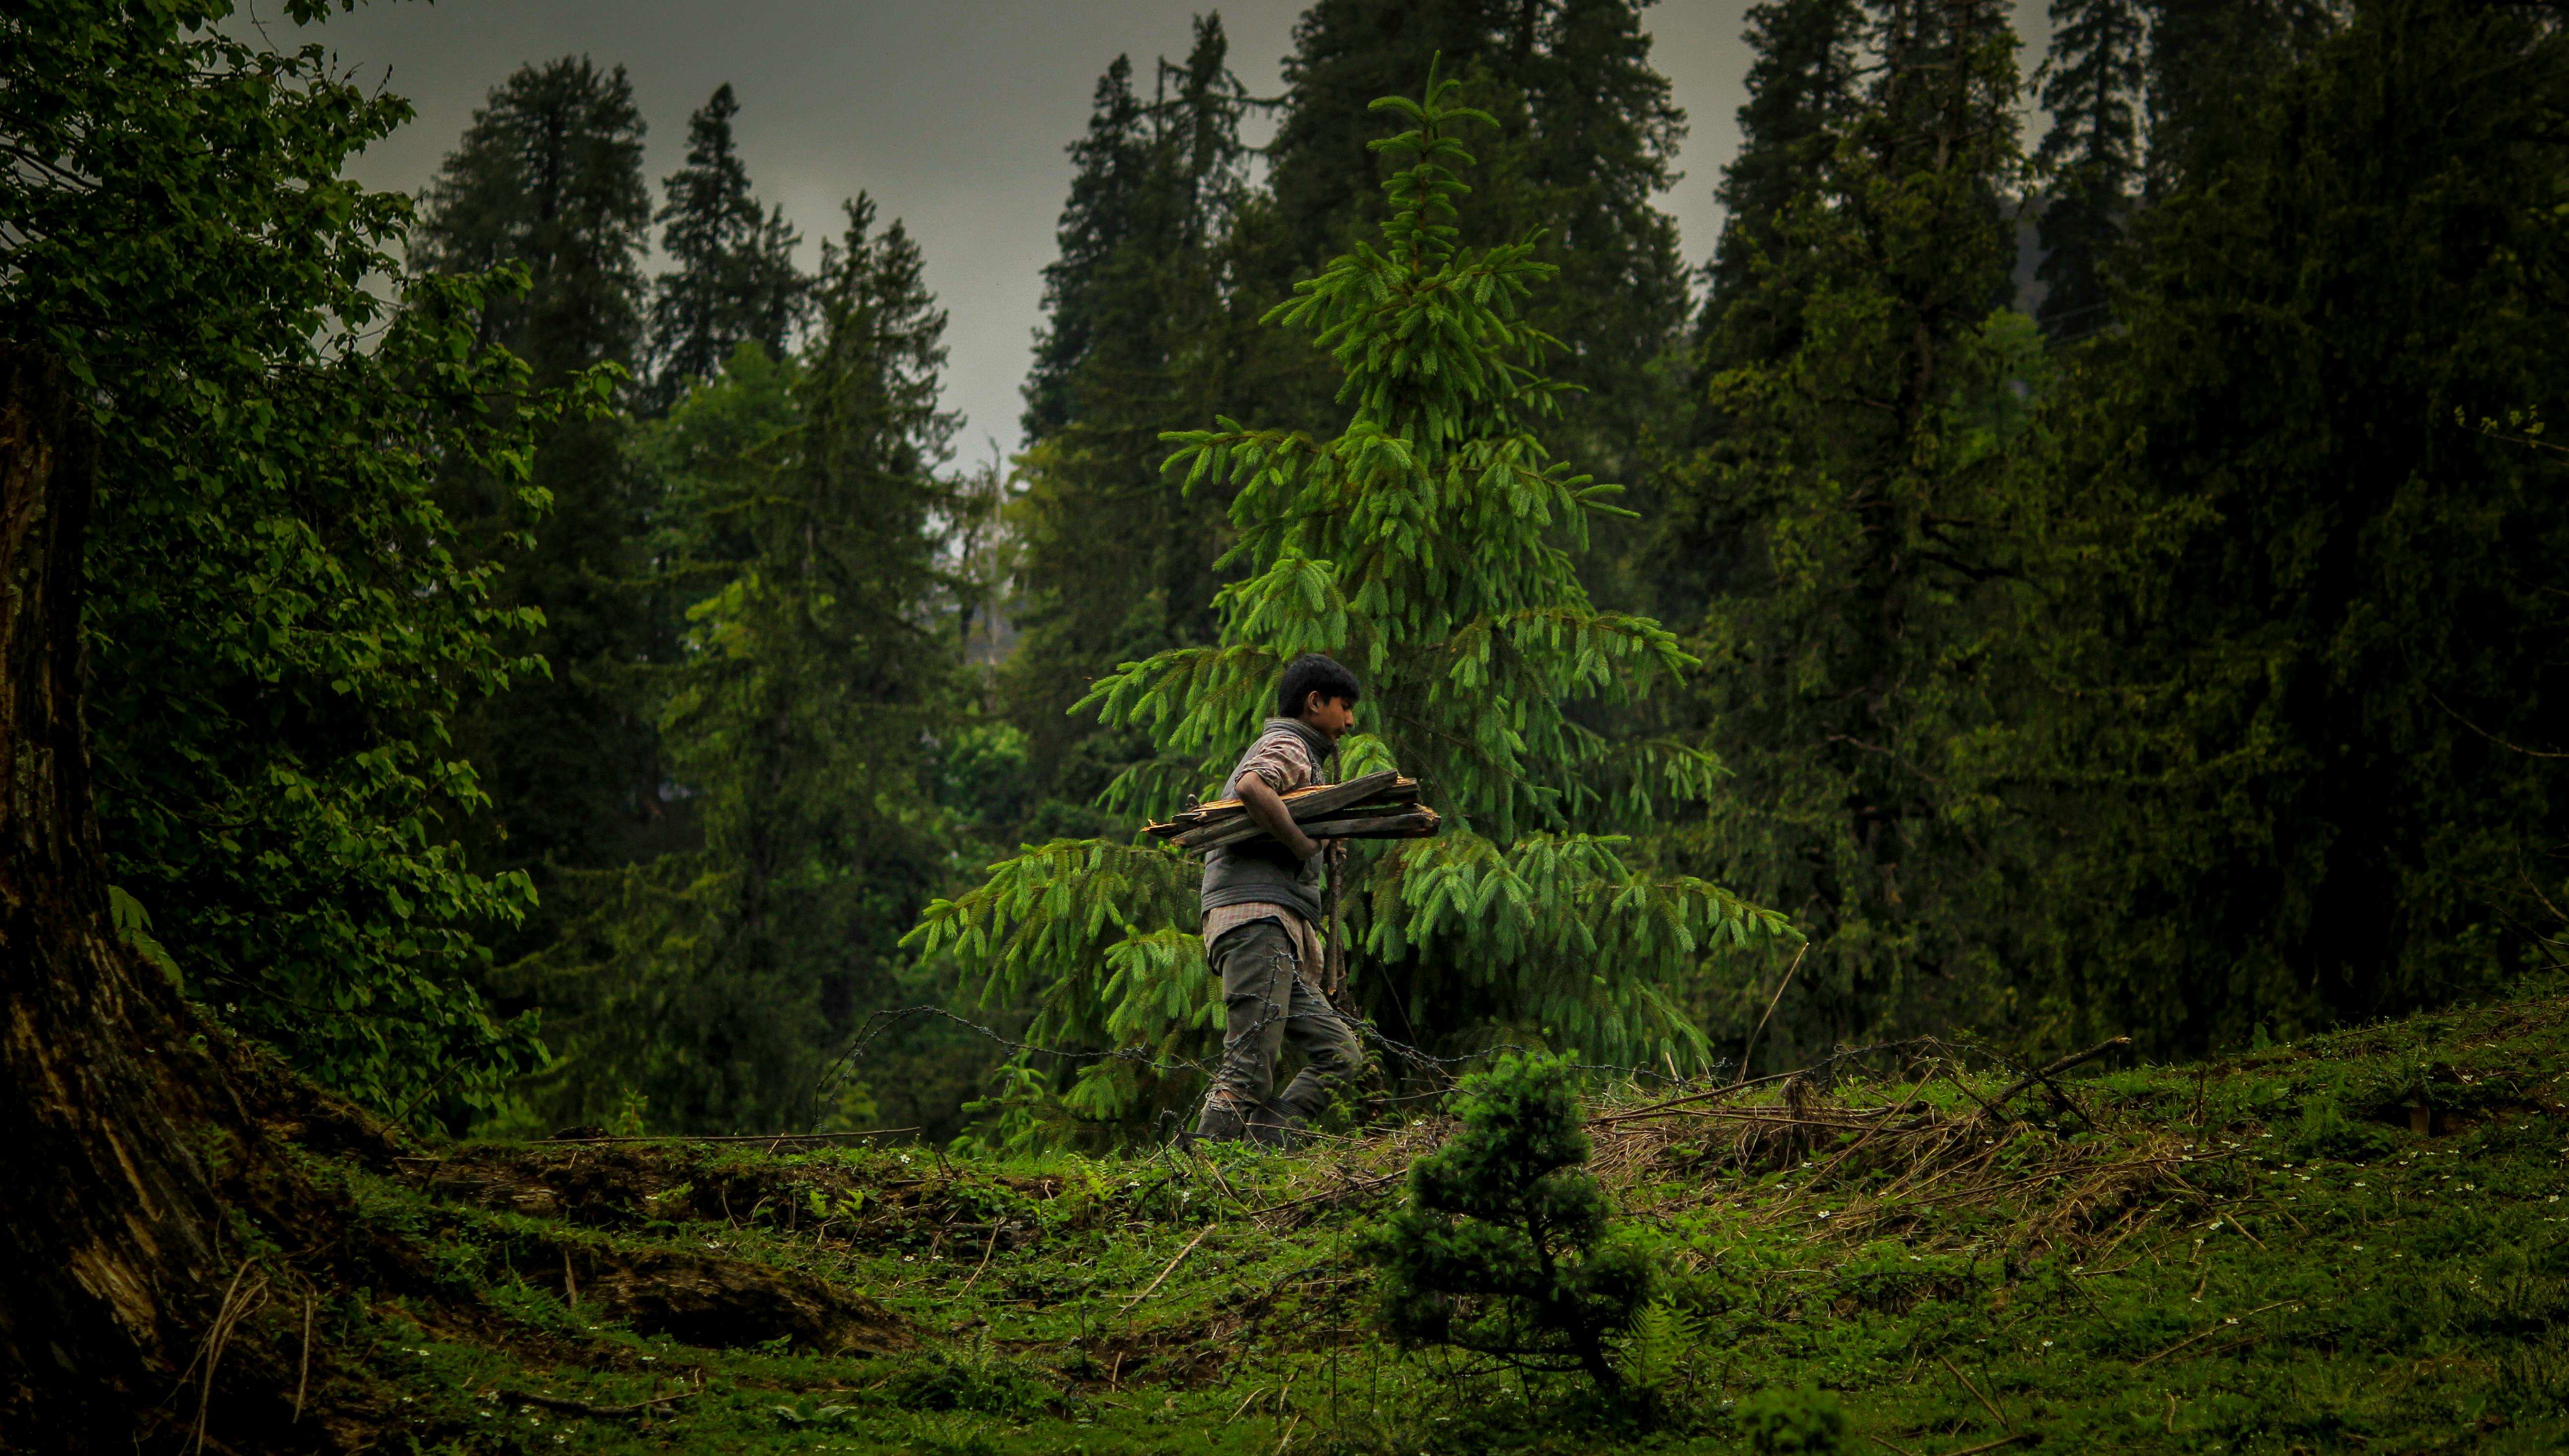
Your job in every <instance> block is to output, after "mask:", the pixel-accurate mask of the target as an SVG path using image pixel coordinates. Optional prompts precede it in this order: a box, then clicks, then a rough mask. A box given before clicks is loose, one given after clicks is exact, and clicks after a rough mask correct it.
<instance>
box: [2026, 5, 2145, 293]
mask: <svg viewBox="0 0 2569 1456" xmlns="http://www.w3.org/2000/svg"><path fill="white" fill-rule="evenodd" d="M2147 38H2148V37H2147V26H2146V23H2145V21H2144V18H2143V15H2142V12H2141V7H2140V5H2139V3H2138V0H2052V5H2051V60H2050V64H2049V66H2048V67H2047V74H2046V75H2045V76H2044V78H2043V83H2042V104H2043V106H2044V107H2046V108H2047V109H2049V111H2050V112H2051V131H2050V132H2049V133H2048V134H2046V135H2045V136H2044V137H2043V139H2042V146H2041V147H2040V148H2038V149H2037V150H2036V151H2035V152H2034V156H2033V161H2034V166H2035V167H2036V168H2037V169H2040V170H2041V171H2042V172H2043V173H2044V174H2046V175H2047V177H2048V179H2049V184H2050V186H2051V188H2052V192H2053V195H2052V199H2051V202H2050V204H2049V205H2048V206H2046V207H2044V208H2043V211H2042V221H2041V224H2040V236H2041V241H2042V263H2041V266H2040V267H2039V268H2038V269H2037V270H2036V274H2035V276H2037V277H2038V278H2040V279H2041V281H2042V284H2043V295H2042V304H2041V308H2040V310H2039V317H2040V318H2041V319H2042V325H2043V329H2044V331H2045V332H2047V333H2049V334H2051V335H2052V336H2053V337H2054V338H2079V337H2083V336H2086V335H2089V334H2093V333H2096V332H2098V331H2100V330H2102V329H2103V328H2104V327H2105V325H2106V324H2107V323H2108V322H2109V321H2110V320H2109V318H2108V315H2107V311H2106V309H2107V304H2106V297H2105V287H2104V284H2103V282H2102V281H2101V280H2100V279H2099V278H2098V276H2097V269H2098V268H2099V266H2100V265H2101V263H2102V260H2103V258H2104V255H2105V254H2106V253H2107V252H2108V251H2109V250H2110V249H2111V248H2112V247H2113V245H2114V244H2115V242H2116V241H2117V240H2118V239H2120V238H2121V236H2122V232H2123V221H2124V214H2125V213H2126V212H2127V211H2128V210H2129V209H2130V208H2131V206H2132V204H2133V202H2134V201H2135V196H2134V193H2135V192H2136V191H2137V189H2138V186H2139V182H2140V177H2141V162H2142V158H2141V136H2140V121H2139V110H2138V102H2139V97H2140V88H2141V75H2142V66H2143V62H2144V59H2145V56H2144V50H2143V47H2144V44H2145V43H2146V41H2147Z"/></svg>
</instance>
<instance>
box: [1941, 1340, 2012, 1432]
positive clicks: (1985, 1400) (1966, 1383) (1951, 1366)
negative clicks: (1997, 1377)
mask: <svg viewBox="0 0 2569 1456" xmlns="http://www.w3.org/2000/svg"><path fill="white" fill-rule="evenodd" d="M1936 1358H1937V1359H1939V1360H1943V1361H1944V1364H1945V1368H1946V1369H1948V1370H1951V1371H1953V1372H1954V1378H1955V1379H1957V1380H1960V1381H1962V1382H1963V1388H1964V1389H1966V1390H1968V1391H1970V1392H1972V1398H1973V1399H1974V1400H1977V1401H1979V1402H1980V1403H1981V1404H1983V1405H1985V1406H1987V1407H1989V1412H1990V1414H1991V1415H1992V1416H1994V1417H1996V1418H1997V1420H1998V1423H1999V1424H2000V1425H2002V1426H2005V1427H2006V1428H2007V1429H2009V1430H2011V1431H2012V1430H2015V1429H2016V1422H2014V1421H2012V1420H2009V1419H2008V1418H2007V1412H2006V1411H2003V1410H2001V1409H1999V1408H1998V1405H1997V1403H1996V1402H1994V1401H1992V1400H1991V1399H1990V1398H1989V1397H1988V1396H1986V1395H1983V1394H1982V1393H1981V1387H1979V1386H1978V1385H1975V1384H1973V1383H1972V1377H1971V1376H1969V1375H1966V1374H1964V1373H1963V1371H1962V1369H1961V1367H1960V1366H1958V1365H1956V1364H1955V1363H1954V1362H1953V1361H1952V1360H1950V1359H1947V1358H1946V1357H1945V1356H1944V1355H1943V1354H1942V1353H1941V1352H1940V1353H1939V1354H1938V1355H1937V1356H1936Z"/></svg>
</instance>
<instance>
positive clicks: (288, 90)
mask: <svg viewBox="0 0 2569 1456" xmlns="http://www.w3.org/2000/svg"><path fill="white" fill-rule="evenodd" d="M289 8H290V10H291V11H292V12H293V14H294V15H295V17H296V18H297V19H299V20H304V21H310V20H315V19H318V18H319V16H320V14H321V12H322V10H323V7H322V6H320V5H317V4H310V5H297V6H293V7H289ZM228 10H229V7H228V6H227V5H224V4H220V3H175V4H170V5H162V6H152V7H146V8H143V9H139V10H136V9H129V8H126V7H118V6H103V5H97V4H88V3H77V0H35V3H32V4H29V5H25V6H19V7H15V8H13V10H12V11H11V14H10V16H9V18H8V19H7V21H6V22H5V23H0V111H5V113H6V115H7V116H8V118H9V121H8V123H7V132H8V139H9V147H10V151H11V154H12V158H13V161H12V163H11V165H10V166H9V167H8V168H7V169H5V170H0V216H5V217H6V218H7V219H9V220H8V225H7V226H6V227H5V228H0V332H5V334H6V335H7V336H8V337H10V338H11V339H13V340H14V341H16V342H18V343H20V344H22V345H27V346H33V347H38V348H42V349H45V350H48V351H50V352H52V353H53V354H54V355H56V356H57V357H59V358H60V359H61V360H63V361H64V363H65V364H66V366H67V367H68V370H69V372H70V374H71V376H72V377H73V378H74V379H75V380H76V381H77V383H78V387H79V389H80V391H81V393H82V395H83V396H84V398H85V402H86V405H87V408H88V410H89V413H90V415H91V417H92V418H93V420H94V421H95V422H96V425H97V429H98V437H99V449H100V456H101V458H100V499H99V504H98V509H97V515H96V516H95V518H94V519H93V520H92V522H91V525H90V529H89V536H88V542H89V561H88V574H89V577H90V579H91V580H92V581H94V582H97V583H100V584H101V587H102V588H103V589H98V590H94V591H92V592H90V593H89V595H88V597H87V607H86V611H87V617H86V625H87V634H88V645H89V650H90V653H91V660H92V668H91V673H90V679H89V681H90V695H89V700H88V713H89V725H90V734H91V744H92V748H93V751H94V754H95V764H94V770H95V775H96V778H95V783H96V788H97V793H98V798H99V804H100V811H101V824H102V828H103V833H104V838H105V846H106V851H107V857H108V861H109V864H110V867H111V873H112V874H113V876H114V877H115V879H116V881H117V883H118V885H119V887H120V888H121V890H122V891H123V892H124V894H125V896H126V898H127V901H128V903H130V904H132V905H137V906H139V907H140V908H141V909H142V910H146V911H148V912H149V914H150V916H151V925H152V930H153V933H154V934H155V935H156V936H157V938H158V939H159V941H160V942H161V943H162V944H163V945H165V946H166V947H167V949H168V953H169V956H170V958H171V961H172V963H173V964H174V965H175V968H176V973H177V974H178V975H179V976H180V977H181V978H182V980H183V984H184V988H185V990H186V992H187V993H188V994H189V995H190V996H192V997H194V998H196V999H198V1000H200V1001H202V1002H204V1003H206V1004H207V1005H208V1006H209V1007H210V1008H211V1009H212V1010H213V1011H214V1012H215V1013H216V1014H217V1015H219V1016H220V1017H221V1018H222V1019H224V1020H225V1021H227V1022H228V1023H230V1024H231V1025H233V1026H236V1027H238V1028H240V1029H242V1030H244V1031H246V1032H248V1033H249V1034H251V1035H254V1036H256V1037H258V1038H260V1039H262V1040H264V1041H266V1042H268V1043H269V1044H271V1045H273V1046H275V1047H276V1048H277V1049H278V1050H279V1051H280V1052H281V1053H283V1054H284V1056H285V1057H286V1058H287V1059H288V1060H289V1061H290V1062H292V1063H293V1064H294V1065H295V1066H296V1067H298V1068H300V1069H301V1070H303V1071H304V1072H306V1073H307V1074H309V1075H311V1076H312V1077H314V1078H315V1079H316V1080H318V1081H320V1082H322V1083H324V1084H325V1085H328V1086H331V1087H333V1088H336V1089H338V1090H340V1091H341V1092H344V1093H346V1094H347V1095H349V1096H351V1097H353V1098H355V1099H356V1100H358V1101H360V1102H362V1103H364V1104H365V1105H367V1106H369V1107H371V1108H373V1109H375V1110H376V1111H378V1112H381V1113H384V1114H387V1115H390V1116H393V1117H396V1118H399V1119H403V1120H406V1121H409V1122H412V1123H414V1124H424V1123H430V1122H434V1121H437V1120H440V1119H443V1118H449V1117H453V1118H462V1117H465V1116H468V1115H469V1114H470V1112H471V1111H472V1110H473V1109H476V1108H480V1107H486V1106H488V1105H490V1104H491V1103H492V1102H493V1101H494V1100H495V1099H496V1098H497V1097H498V1096H499V1095H500V1092H501V1089H502V1087H503V1085H504V1083H505V1081H506V1079H507V1078H508V1077H509V1076H510V1075H511V1074H512V1073H513V1072H514V1071H516V1070H518V1069H520V1068H523V1067H524V1066H526V1065H528V1064H530V1063H531V1062H532V1061H533V1060H534V1059H535V1057H536V1056H537V1054H538V1051H539V1048H538V1046H537V1043H536V1041H535V1035H534V1027H533V1025H532V1023H531V1021H530V1020H527V1019H523V1018H522V1019H519V1020H516V1021H512V1022H508V1023H505V1024H504V1023H502V1022H500V1021H498V1020H497V1019H495V1018H494V1016H493V1015H492V1014H491V1012H490V1010H489V1009H488V1007H487V1006H486V1005H485V1003H484V1001H483V1000H482V998H481V997H480V996H479V995H478V994H477V993H476V991H475V989H474V987H473V985H472V984H471V980H470V974H471V972H472V971H473V970H474V969H475V968H476V967H477V966H478V964H479V962H480V960H481V958H482V956H483V954H484V952H483V951H482V950H481V948H480V945H479V943H478V938H477V937H480V936H486V935H489V934H491V933H493V932H494V931H497V930H505V929H506V927H507V926H509V925H510V924H511V923H512V922H514V921H515V920H516V919H517V918H518V917H519V916H520V915H522V914H523V913H524V912H525V911H526V910H527V907H528V904H529V901H530V896H529V893H528V887H527V884H526V881H525V879H524V877H521V876H515V875H502V876H499V877H497V878H487V877H485V876H484V875H481V874H477V873H474V872H473V871H472V870H470V869H468V867H467V864H466V861H465V858H464V856H463V854H462V853H461V851H460V850H459V848H458V846H457V845H456V843H455V837H456V830H457V826H456V822H455V820H454V818H453V817H452V816H453V815H455V814H456V813H459V812H463V811H469V810H471V809H473V808H474V807H476V806H477V805H479V804H480V802H481V793H480V790H479V789H478V787H477V785H476V781H475V775H474V771H473V769H472V768H471V767H470V766H469V765H468V764H467V763H465V762H463V761H462V760H461V759H460V757H459V756H458V754H457V753H456V751H455V749H454V747H453V745H452V744H451V743H450V742H449V739H448V729H449V725H450V724H451V723H452V722H453V720H454V717H455V715H456V713H457V711H458V707H459V704H461V703H463V702H465V701H467V700H469V699H472V698H475V697H478V696H480V695H482V694H486V693H490V692H495V691H498V690H500V689H501V688H503V687H506V686H508V685H510V684H511V683H512V682H513V681H517V680H522V679H523V678H524V677H525V676H527V675H528V674H529V672H530V669H531V666H532V664H530V663H529V662H528V661H527V660H526V659H525V658H524V657H523V656H521V655H520V654H519V653H518V652H516V651H515V650H513V649H512V648H511V647H509V646H508V645H506V642H505V639H507V638H511V637H515V636H516V635H518V634H519V633H521V632H523V630H524V629H525V628H526V627H527V626H528V625H529V614H528V613H527V612H525V611H524V610H522V609H520V608H517V607H514V606H511V605H508V604H505V603H504V602H502V601H500V600H498V599H496V597H497V593H496V587H497V585H498V582H499V579H500V576H499V572H498V569H497V568H496V567H495V566H494V565H492V564H490V563H489V562H487V561H480V562H476V561H466V560H462V559H459V557H458V556H457V555H456V553H455V552H454V551H453V549H452V547H451V546H450V545H449V544H450V543H451V542H452V541H453V539H454V535H455V531H454V526H453V523H452V522H451V521H450V520H449V518H448V517H447V515H446V513H445V512H444V511H443V510H442V509H441V506H440V504H439V501H438V499H437V496H436V493H435V489H434V488H435V486H436V483H437V473H438V471H439V470H440V468H441V466H442V464H443V463H448V462H470V463H471V464H472V465H473V466H474V467H475V468H476V469H478V470H479V471H481V472H483V473H484V475H485V478H486V479H488V480H489V481H490V482H492V483H493V488H494V489H495V490H497V491H499V492H502V493H504V494H505V495H507V496H508V497H509V498H510V499H511V500H512V501H513V502H514V503H516V504H517V506H518V507H519V508H520V509H522V510H523V511H524V512H526V513H527V515H528V517H529V518H533V517H534V516H535V515H536V514H537V513H538V512H540V510H541V507H542V498H541V496H540V494H539V493H538V492H537V491H536V490H534V489H533V488H532V487H531V486H530V485H529V482H528V479H527V451H528V446H529V441H530V437H531V434H532V432H534V431H535V430H536V429H537V428H538V427H539V426H540V425H542V424H543V423H545V422H546V420H547V419H548V418H549V417H550V414H551V413H552V412H553V410H554V409H555V403H554V402H552V401H549V400H547V399H544V398H542V397H539V396H529V397H528V399H527V407H526V408H524V409H521V410H519V411H517V412H516V413H514V414H510V415H505V416H500V417H493V416H489V415H486V414H485V413H484V411H483V408H482V401H483V400H484V399H485V398H486V397H488V396H491V395H495V394H498V395H513V394H523V393H525V391H526V388H527V381H526V375H525V371H524V368H523V366H521V365H519V364H518V363H516V362H515V361H513V360H512V359H511V358H510V357H509V356H508V355H507V354H505V353H503V352H501V351H499V350H496V349H490V348H482V347H476V345H475V342H474V328H475V324H476V321H477V319H478V318H479V317H480V316H481V314H482V313H483V312H484V311H485V310H487V309H490V308H494V307H498V306H501V301H502V300H503V299H505V298H507V297H509V296H510V295H511V294H512V293H513V292H515V291H520V289H519V287H518V286H517V285H522V284H523V281H524V279H523V275H520V276H519V277H518V278H517V280H516V284H514V285H513V283H512V280H511V278H510V276H509V273H508V272H507V271H503V272H500V273H497V274H483V275H475V276H458V277H446V278H414V277H408V276H406V275H404V274H403V273H402V272H401V270H400V264H399V263H398V261H397V260H396V257H395V254H396V252H397V251H398V249H399V248H400V246H401V244H402V242H403V240H404V238H405V236H406V235H407V234H408V233H409V231H410V228H411V215H412V212H411V204H410V202H409V200H408V199H407V198H405V197H402V196H399V195H397V194H389V193H379V192H370V191H368V190H366V189H365V188H363V187H361V186H359V185H357V184H356V183H355V182H350V181H349V180H348V179H346V178H345V177H344V176H342V175H341V169H342V168H343V167H344V166H345V164H346V162H347V160H348V159H349V158H350V157H352V156H353V155H355V154H356V153H357V152H358V151H360V150H361V149H363V148H365V147H366V146H368V145H369V144H371V143H374V142H377V141H380V140H381V139H382V138H384V137H386V136H388V135H390V134H391V133H392V132H393V131H394V130H395V129H396V128H397V127H399V126H400V125H401V124H402V123H403V122H405V121H406V120H408V118H409V116H410V108H409V106H408V104H407V103H405V102H403V101H401V100H400V99H398V98H396V97H391V96H387V95H383V94H380V93H373V92H369V91H367V90H366V89H364V88H362V87H359V86H356V85H354V84H353V83H351V82H349V81H347V80H345V79H343V78H342V77H340V76H339V75H338V73H336V72H335V71H334V70H333V69H332V68H331V66H330V65H329V64H328V62H327V60H326V57H325V55H324V53H323V51H322V49H321V48H320V47H319V46H318V45H311V46H306V47H304V48H302V49H300V50H298V51H295V52H292V53H290V54H274V53H270V52H267V51H266V50H264V49H262V48H259V47H255V46H252V45H251V44H249V43H248V42H246V41H245V40H242V39H240V38H238V37H237V36H236V35H235V34H234V33H232V32H231V31H229V30H227V29H226V28H223V27H221V26H220V25H219V24H218V22H220V21H222V20H223V18H224V16H225V15H226V14H227V13H228ZM370 277H390V278H392V279H394V280H396V287H397V289H398V298H397V301H395V300H387V299H385V298H382V297H380V296H378V295H377V293H375V292H374V291H372V290H370V289H369V288H368V287H367V286H366V283H367V280H368V279H369V278H370ZM555 382H556V383H560V384H566V385H569V386H571V387H572V388H574V389H576V390H580V391H585V392H587V393H588V394H589V395H590V396H591V397H592V398H593V397H594V389H593V388H592V386H594V385H597V384H599V383H601V382H602V381H598V380H597V379H596V378H595V377H594V376H581V375H567V374H566V375H562V376H559V377H558V378H557V379H556V380H555Z"/></svg>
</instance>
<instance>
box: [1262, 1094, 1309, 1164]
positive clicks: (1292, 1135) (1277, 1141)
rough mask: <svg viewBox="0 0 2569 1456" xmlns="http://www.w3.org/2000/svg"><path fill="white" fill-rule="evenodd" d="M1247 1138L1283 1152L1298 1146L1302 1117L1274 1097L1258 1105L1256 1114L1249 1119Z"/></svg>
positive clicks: (1300, 1139)
mask: <svg viewBox="0 0 2569 1456" xmlns="http://www.w3.org/2000/svg"><path fill="white" fill-rule="evenodd" d="M1249 1140H1250V1141H1251V1142H1253V1143H1256V1144H1257V1145H1258V1146H1260V1147H1262V1148H1273V1149H1275V1150H1276V1151H1278V1152H1285V1151H1288V1150H1290V1149H1292V1148H1295V1147H1299V1146H1300V1145H1301V1143H1302V1141H1303V1139H1302V1119H1301V1118H1300V1117H1299V1116H1297V1115H1295V1113H1294V1111H1293V1109H1291V1108H1289V1107H1287V1106H1285V1104H1284V1103H1282V1102H1278V1101H1277V1100H1275V1099H1274V1098H1272V1097H1271V1098H1269V1099H1268V1100H1267V1101H1265V1102H1262V1103H1260V1104H1259V1105H1258V1115H1257V1116H1255V1117H1252V1118H1251V1119H1249Z"/></svg>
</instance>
